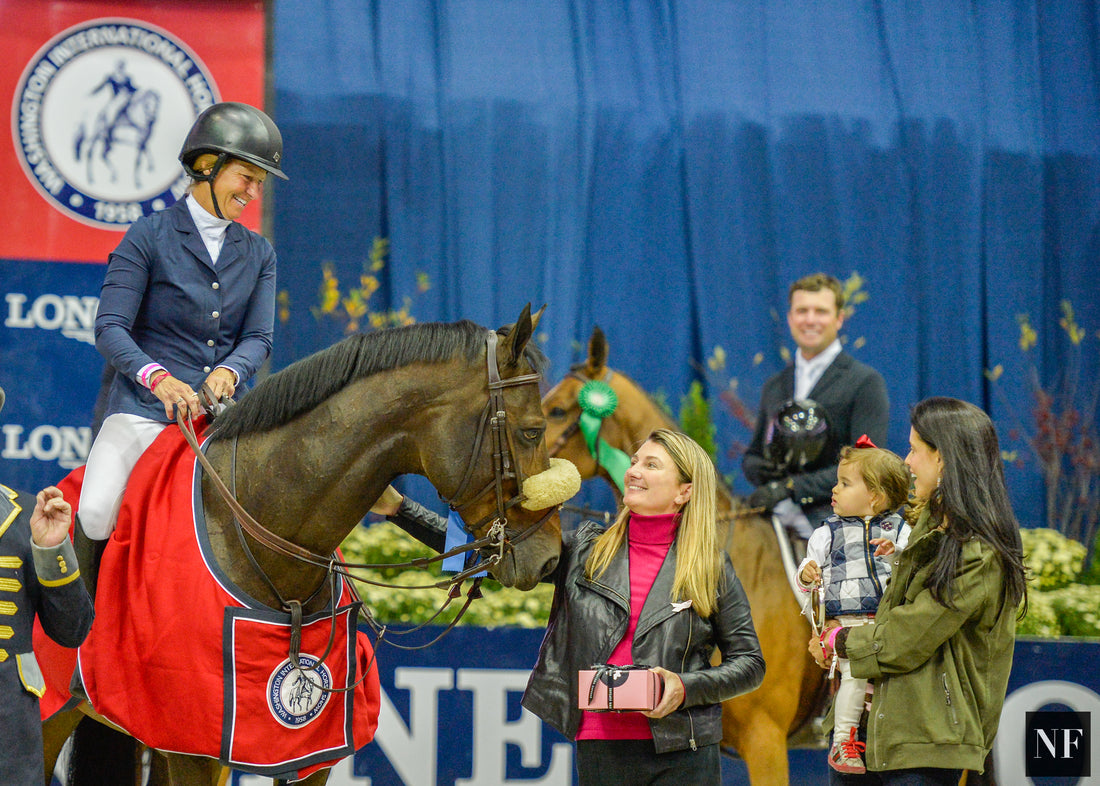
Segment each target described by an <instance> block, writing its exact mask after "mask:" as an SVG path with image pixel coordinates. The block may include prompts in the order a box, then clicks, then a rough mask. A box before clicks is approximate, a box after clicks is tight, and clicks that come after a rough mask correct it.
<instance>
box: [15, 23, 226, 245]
mask: <svg viewBox="0 0 1100 786" xmlns="http://www.w3.org/2000/svg"><path fill="white" fill-rule="evenodd" d="M218 100H219V99H218V92H217V87H216V86H215V84H214V80H213V78H212V77H211V76H210V73H209V71H208V70H207V68H206V66H205V65H204V64H203V63H202V62H201V61H200V60H199V59H198V57H196V56H195V54H194V53H193V52H192V51H191V50H190V49H189V48H188V47H187V45H186V44H184V43H183V42H182V41H180V40H179V39H178V38H176V37H175V36H173V35H172V34H171V33H169V32H168V31H166V30H161V29H159V28H157V27H154V26H152V25H150V24H148V23H147V22H141V21H136V20H133V19H94V20H90V21H87V22H83V23H81V24H79V25H76V26H74V27H70V28H69V29H67V30H65V31H64V32H62V33H60V34H59V35H57V36H55V37H54V38H53V39H51V40H50V41H49V42H48V43H46V45H45V46H43V47H42V48H41V49H39V50H38V52H36V53H35V55H34V57H33V58H31V61H30V62H29V63H28V64H27V67H26V68H25V69H24V70H23V75H22V76H21V77H20V79H19V84H18V86H17V87H16V90H15V99H14V103H13V106H12V126H13V127H12V138H13V139H14V140H15V149H16V153H17V155H18V157H19V161H20V164H21V165H22V167H23V170H24V171H25V172H26V174H27V177H28V178H29V179H30V181H31V183H32V184H33V185H34V187H35V188H36V189H37V190H38V191H39V193H41V194H42V196H43V197H45V198H46V200H47V201H48V202H50V204H51V205H53V206H54V207H56V208H57V209H58V210H60V211H61V212H62V213H65V214H66V215H68V216H69V217H71V218H74V219H76V220H77V221H80V222H81V223H84V224H89V225H91V226H94V227H99V228H101V229H114V230H119V231H121V230H125V229H126V228H127V227H129V225H130V224H132V223H133V222H134V221H136V220H137V219H139V218H141V217H142V216H143V215H148V214H149V213H153V212H156V211H157V210H162V209H164V208H165V207H168V206H169V205H171V204H172V203H174V202H175V201H176V200H177V199H179V198H180V197H181V196H183V194H184V191H185V190H186V188H187V185H188V178H187V176H186V175H185V174H184V173H183V169H182V167H181V166H180V164H179V161H178V160H177V156H178V155H179V150H180V146H181V145H182V144H183V139H184V137H185V136H186V134H187V130H188V129H189V128H190V127H191V125H192V123H194V121H195V118H196V117H198V115H199V113H200V112H202V110H204V109H206V108H207V107H208V106H210V105H212V104H214V103H215V102H217V101H218Z"/></svg>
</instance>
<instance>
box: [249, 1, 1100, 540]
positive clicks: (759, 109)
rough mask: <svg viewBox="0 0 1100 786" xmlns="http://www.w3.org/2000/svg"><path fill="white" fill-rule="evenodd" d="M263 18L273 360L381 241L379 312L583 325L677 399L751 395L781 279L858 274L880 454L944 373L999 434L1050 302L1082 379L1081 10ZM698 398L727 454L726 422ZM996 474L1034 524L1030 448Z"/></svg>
mask: <svg viewBox="0 0 1100 786" xmlns="http://www.w3.org/2000/svg"><path fill="white" fill-rule="evenodd" d="M273 31H274V32H273V57H272V65H273V87H274V95H273V99H274V100H273V103H272V109H273V114H274V115H275V117H276V119H277V121H278V123H279V125H280V127H281V128H282V129H283V132H284V137H285V143H286V151H287V152H286V160H285V165H286V170H287V171H288V172H289V173H290V176H291V181H290V182H289V183H279V184H278V185H277V186H276V188H275V189H274V190H273V191H272V192H271V194H270V198H271V199H272V200H273V202H274V207H275V209H274V212H273V225H272V230H273V236H274V240H275V243H276V248H277V249H278V252H279V265H280V267H279V280H280V289H281V290H284V291H285V292H286V294H287V296H288V300H287V310H286V312H285V314H284V316H285V321H284V322H283V323H281V324H280V328H279V333H278V335H277V341H276V352H275V364H274V365H275V366H276V367H281V366H283V365H286V364H287V363H288V362H290V361H292V360H294V359H296V358H298V357H301V356H302V355H304V354H306V353H308V352H310V351H313V350H315V349H318V348H320V347H321V346H324V345H327V344H328V343H330V342H331V341H333V340H335V339H337V338H339V336H340V335H341V331H342V327H343V326H342V324H341V323H340V321H339V320H336V319H332V318H328V317H318V316H316V315H315V314H314V313H313V312H312V310H311V309H312V308H316V307H317V306H318V305H319V303H320V300H319V294H318V292H319V287H320V286H321V283H322V279H321V269H322V266H323V265H326V264H327V265H329V266H330V268H331V270H332V271H333V273H334V274H335V275H336V277H337V280H338V282H339V286H340V287H341V288H342V289H346V288H348V287H353V286H358V280H359V277H360V275H361V274H363V272H364V270H365V269H366V267H365V266H368V265H369V262H368V259H369V257H370V252H371V247H372V242H373V240H374V238H375V237H376V236H384V237H386V238H388V239H389V242H390V244H391V245H390V255H389V257H388V260H387V264H386V265H385V267H384V268H382V269H381V271H380V273H379V274H378V275H379V276H380V278H381V289H380V290H379V291H378V292H377V293H376V294H375V295H374V298H373V300H372V301H371V304H372V306H373V307H374V308H376V309H380V308H386V307H391V308H396V307H400V305H401V304H402V302H403V298H405V297H406V296H410V297H412V307H411V310H412V313H413V314H414V315H415V317H416V318H417V319H418V320H420V321H425V320H436V319H441V320H452V319H459V318H470V319H473V320H475V321H478V322H480V323H483V324H488V325H498V324H502V323H505V322H510V321H512V320H513V319H514V318H515V317H516V316H517V315H518V313H519V311H520V309H521V308H522V306H523V304H524V303H526V302H528V301H531V302H533V303H534V304H535V305H536V306H538V305H541V304H543V303H547V304H549V308H548V309H547V313H546V316H545V318H544V320H543V322H542V324H541V326H540V333H542V339H543V341H544V343H543V346H544V348H545V350H546V351H547V353H548V354H549V355H550V356H551V359H552V361H553V372H552V376H554V377H555V378H557V377H560V376H561V375H562V374H564V372H565V371H566V369H567V368H568V366H569V364H570V363H572V362H575V361H576V360H578V359H580V358H581V357H582V356H583V349H584V345H585V342H586V341H587V338H588V335H589V333H590V331H591V329H592V327H593V325H599V326H600V327H601V328H602V329H603V330H604V332H605V333H606V334H607V336H608V339H609V342H610V347H611V358H610V361H611V365H613V366H614V367H616V368H618V369H621V370H623V371H625V372H626V373H628V374H629V375H631V376H633V377H634V378H635V379H637V380H638V381H639V382H640V383H641V384H642V385H643V386H644V387H646V388H647V389H648V390H650V391H653V392H660V393H663V394H664V395H665V397H666V398H667V400H668V401H669V403H670V404H671V405H672V406H673V408H674V409H675V408H678V406H679V399H680V396H681V395H682V394H683V393H684V392H685V391H686V390H687V388H688V386H689V384H690V382H691V380H693V379H696V378H703V379H705V381H706V382H707V384H708V386H709V388H708V390H709V393H710V394H711V395H712V396H714V395H717V393H719V392H721V391H720V389H719V388H720V386H722V385H725V384H726V383H727V382H728V380H729V378H730V377H735V378H736V379H737V382H738V385H739V387H738V390H739V391H740V393H741V395H742V396H743V397H744V398H745V400H746V401H747V402H748V403H749V405H750V407H752V408H753V409H754V408H755V406H756V398H757V394H758V391H759V389H760V386H761V384H762V383H763V381H764V379H766V378H767V376H769V375H770V374H772V373H774V372H775V371H776V370H778V369H779V368H780V367H781V366H782V364H783V361H782V359H781V355H780V353H781V349H782V348H783V347H790V345H791V341H790V337H789V334H788V332H787V328H786V323H785V318H784V314H785V308H786V297H787V286H788V284H789V283H790V282H791V281H792V280H794V279H795V278H797V277H799V276H801V275H804V274H806V273H809V272H813V271H816V270H824V271H826V272H829V273H832V274H834V275H836V276H838V277H840V278H843V279H846V278H848V277H849V276H851V275H852V274H853V273H856V272H858V273H859V274H860V275H861V276H862V277H863V279H864V290H865V292H866V293H867V294H868V295H869V298H868V299H867V300H866V301H865V302H863V303H860V304H859V305H858V306H857V308H856V312H855V314H854V316H853V317H852V319H851V320H850V321H849V323H848V324H847V325H846V329H845V331H844V333H845V335H846V336H847V340H848V346H849V348H850V349H851V351H853V353H854V354H855V355H856V356H857V357H859V358H860V359H862V360H863V361H865V362H868V363H870V364H871V365H873V366H875V367H877V368H878V369H879V370H881V371H882V373H883V375H884V376H885V378H886V381H887V384H888V386H889V391H890V396H891V399H892V423H891V432H890V444H889V447H891V448H893V449H894V450H896V451H898V452H900V453H904V452H905V450H906V441H907V435H908V423H907V411H908V407H909V406H910V405H911V404H912V403H914V402H915V401H917V400H919V399H920V398H923V397H925V396H928V395H938V394H942V395H952V396H958V397H961V398H964V399H967V400H970V401H972V402H975V403H977V404H979V405H982V406H984V407H986V408H987V409H988V410H990V411H991V412H992V413H993V414H994V416H995V418H996V420H997V422H998V425H999V426H1000V427H1001V433H1002V439H1003V440H1004V441H1005V442H1011V441H1012V438H1013V437H1014V436H1015V435H1016V432H1015V431H1014V430H1013V425H1012V424H1013V421H1012V417H1011V415H1012V414H1013V413H1014V412H1016V413H1018V414H1019V415H1021V416H1023V417H1025V418H1026V417H1027V415H1028V409H1029V407H1030V402H1029V400H1028V399H1027V393H1026V391H1027V388H1026V385H1025V384H1024V383H1025V377H1026V368H1027V362H1028V358H1032V357H1034V358H1036V359H1037V360H1038V366H1039V371H1040V373H1041V375H1042V377H1043V378H1044V379H1051V378H1053V376H1054V375H1055V374H1056V373H1057V372H1058V370H1059V369H1060V368H1061V367H1062V365H1063V364H1064V363H1065V362H1066V359H1067V347H1068V342H1067V341H1065V340H1064V335H1063V334H1062V333H1061V331H1060V329H1059V328H1058V325H1057V322H1058V317H1059V314H1060V311H1059V303H1060V302H1061V301H1062V300H1063V299H1065V298H1069V299H1070V300H1072V302H1073V305H1074V306H1075V308H1076V311H1077V316H1078V320H1079V322H1080V323H1081V324H1082V325H1084V326H1086V327H1089V326H1091V328H1092V331H1091V332H1090V335H1089V337H1088V338H1086V341H1085V343H1084V344H1083V345H1082V346H1088V347H1089V348H1090V349H1091V352H1090V353H1089V357H1088V358H1087V363H1086V366H1085V368H1084V369H1083V370H1082V379H1083V380H1086V381H1089V382H1090V384H1091V380H1093V379H1095V378H1096V376H1097V370H1096V365H1095V357H1096V352H1095V348H1096V343H1095V342H1096V335H1095V330H1096V328H1097V327H1098V326H1100V302H1098V298H1097V285H1096V283H1095V273H1096V269H1097V255H1098V251H1100V235H1098V221H1097V209H1098V208H1097V206H1098V199H1097V197H1098V191H1100V158H1098V145H1100V106H1098V105H1100V95H1098V91H1100V80H1098V75H1097V67H1098V63H1100V45H1098V36H1100V15H1098V12H1097V6H1096V4H1095V3H1093V2H1062V3H1040V2H1027V1H1020V2H1010V1H1009V0H1003V1H1001V2H993V1H990V2H980V3H960V2H957V0H927V1H925V2H904V3H903V2H890V3H885V2H870V1H869V0H866V1H862V2H861V1H859V0H821V1H820V2H810V1H807V2H797V3H791V2H787V0H757V1H756V2H748V1H747V0H746V1H744V2H740V1H738V2H735V1H733V0H666V1H664V2H661V1H660V0H615V2H607V0H590V1H589V2H584V1H582V0H434V1H429V0H399V1H398V2H390V1H389V0H385V1H383V0H374V2H364V0H311V1H310V2H301V1H293V0H276V2H275V3H274V7H273ZM423 276H426V277H427V281H428V282H429V288H428V289H427V290H426V291H423V292H418V289H417V287H418V282H421V281H423V280H424V278H423ZM1022 313H1028V314H1030V317H1031V323H1032V324H1033V325H1035V326H1036V328H1037V329H1038V330H1039V334H1040V342H1039V344H1038V345H1037V346H1036V347H1035V348H1034V349H1032V350H1031V351H1030V353H1029V354H1028V355H1026V356H1025V355H1023V354H1022V353H1021V351H1020V348H1019V346H1018V339H1019V327H1018V324H1017V315H1018V314H1022ZM1090 341H1091V342H1092V343H1091V345H1089V342H1090ZM718 346H721V347H722V348H723V349H724V350H725V352H726V355H727V366H726V369H725V370H724V371H722V372H720V373H705V370H706V360H707V358H708V357H710V356H711V354H712V353H713V351H714V349H715V347H718ZM997 364H1003V366H1004V370H1005V371H1004V376H1003V377H1002V378H1001V380H1000V381H999V382H997V383H996V385H997V386H999V388H1000V389H1001V390H1003V392H1004V393H1005V394H1006V401H1007V402H1010V403H1008V404H1004V403H1002V401H1001V399H1000V398H998V395H997V393H996V386H993V385H991V384H990V383H989V381H988V380H987V378H986V377H985V375H984V374H983V372H984V371H985V370H986V369H988V368H992V367H994V366H996V365H997ZM1093 409H1095V404H1093ZM716 415H717V418H716V419H717V421H718V425H719V434H718V437H719V441H720V443H721V445H722V446H723V448H728V447H730V446H731V445H733V444H735V443H736V442H737V441H738V440H745V439H746V437H747V433H746V432H745V431H744V429H743V428H742V427H741V426H740V425H739V424H738V423H737V421H736V420H735V419H734V418H733V417H732V416H730V415H729V414H728V413H726V412H725V411H724V410H722V409H721V408H719V409H718V411H717V412H716ZM722 462H723V466H722V469H723V470H724V471H725V472H726V473H727V474H730V475H731V476H736V478H737V480H738V481H739V483H740V484H741V485H740V486H739V488H740V489H741V490H744V489H745V488H746V487H745V486H744V481H743V479H741V478H740V473H739V470H738V468H737V466H738V465H737V464H736V462H734V461H733V460H731V459H728V458H723V459H722ZM1010 482H1011V484H1012V486H1013V491H1014V497H1015V499H1016V503H1017V507H1018V510H1019V512H1020V514H1021V519H1022V520H1024V522H1025V523H1027V524H1032V525H1039V524H1041V523H1042V521H1041V519H1040V510H1041V506H1040V496H1041V485H1040V484H1039V481H1038V476H1037V475H1036V474H1035V473H1034V470H1033V469H1032V470H1014V471H1013V472H1012V473H1011V477H1010Z"/></svg>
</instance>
